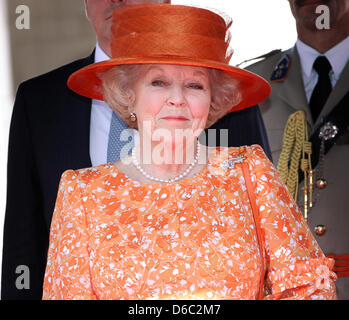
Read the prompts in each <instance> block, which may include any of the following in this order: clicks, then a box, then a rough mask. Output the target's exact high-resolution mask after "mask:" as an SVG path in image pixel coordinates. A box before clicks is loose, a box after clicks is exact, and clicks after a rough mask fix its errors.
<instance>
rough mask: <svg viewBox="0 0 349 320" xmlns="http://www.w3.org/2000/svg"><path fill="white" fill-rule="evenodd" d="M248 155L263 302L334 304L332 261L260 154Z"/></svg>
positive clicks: (255, 150)
mask: <svg viewBox="0 0 349 320" xmlns="http://www.w3.org/2000/svg"><path fill="white" fill-rule="evenodd" d="M248 149H249V152H248V153H249V156H248V157H247V159H248V164H249V169H250V172H251V179H252V183H253V185H254V187H255V192H256V201H257V206H258V208H259V211H260V212H259V215H260V222H261V231H262V237H263V240H264V246H265V254H266V281H265V282H266V285H267V287H268V290H267V291H269V294H267V295H266V296H265V299H311V300H318V299H319V300H322V299H336V291H335V285H334V282H335V280H336V279H337V276H336V274H335V273H334V272H333V271H332V268H333V266H334V261H333V260H332V259H328V258H326V257H325V256H324V254H323V252H322V251H321V249H320V247H319V245H318V244H317V242H316V241H315V239H314V237H313V235H312V233H311V232H310V230H309V228H308V225H307V223H306V222H305V220H304V219H303V216H302V213H301V211H300V210H299V208H298V206H297V205H296V203H295V202H294V200H293V198H292V196H291V195H290V193H289V192H288V191H287V188H286V186H285V184H284V183H283V181H282V180H281V178H280V176H279V174H278V172H277V170H276V169H275V167H274V166H273V165H272V163H271V162H270V161H269V160H268V159H267V157H266V156H265V154H264V152H263V150H262V148H261V147H259V146H252V147H250V148H248Z"/></svg>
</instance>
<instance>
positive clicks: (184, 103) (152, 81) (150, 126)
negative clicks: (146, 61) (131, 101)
mask: <svg viewBox="0 0 349 320" xmlns="http://www.w3.org/2000/svg"><path fill="white" fill-rule="evenodd" d="M134 92H135V105H134V109H133V112H134V113H136V115H137V121H138V129H139V132H140V134H141V135H142V134H143V136H144V134H147V135H152V134H154V132H156V130H158V129H162V132H166V131H167V132H168V133H169V134H171V135H173V133H174V132H176V131H175V130H179V129H186V130H187V129H189V130H190V129H191V130H192V132H193V134H194V135H195V136H198V135H199V132H200V131H202V130H203V129H204V128H205V125H206V120H207V116H208V112H209V109H210V104H211V88H210V76H209V69H207V68H201V67H191V66H177V65H145V66H142V67H141V69H140V74H139V78H138V80H137V82H136V84H135V88H134ZM172 138H173V136H172Z"/></svg>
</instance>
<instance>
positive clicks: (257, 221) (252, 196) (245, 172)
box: [241, 161, 265, 300]
mask: <svg viewBox="0 0 349 320" xmlns="http://www.w3.org/2000/svg"><path fill="white" fill-rule="evenodd" d="M241 168H242V172H243V175H244V179H245V184H246V189H247V194H248V198H249V200H250V203H251V208H252V213H253V220H254V225H255V228H256V232H257V240H258V246H259V254H260V265H261V272H260V280H259V291H258V298H257V299H258V300H261V299H263V296H264V274H265V268H264V261H265V259H264V245H263V237H262V231H261V227H260V216H259V209H258V206H257V202H256V196H255V193H254V191H255V190H254V188H253V184H252V181H251V176H250V170H249V167H248V163H247V162H246V161H243V162H241Z"/></svg>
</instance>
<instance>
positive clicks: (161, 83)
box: [151, 80, 166, 87]
mask: <svg viewBox="0 0 349 320" xmlns="http://www.w3.org/2000/svg"><path fill="white" fill-rule="evenodd" d="M151 85H152V86H153V87H163V86H165V85H166V83H165V81H162V80H153V81H152V82H151Z"/></svg>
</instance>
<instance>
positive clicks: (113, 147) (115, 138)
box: [107, 111, 129, 163]
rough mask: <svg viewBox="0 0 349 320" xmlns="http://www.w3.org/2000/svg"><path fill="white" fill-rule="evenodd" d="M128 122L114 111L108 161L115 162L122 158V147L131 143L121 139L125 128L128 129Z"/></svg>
mask: <svg viewBox="0 0 349 320" xmlns="http://www.w3.org/2000/svg"><path fill="white" fill-rule="evenodd" d="M127 128H128V126H127V125H126V123H125V122H124V121H123V120H121V119H120V118H119V116H118V115H117V114H116V113H115V111H113V114H112V118H111V122H110V129H109V141H108V151H107V162H108V163H110V162H111V163H113V162H115V161H117V160H119V159H120V151H121V149H122V147H123V146H124V145H125V144H126V143H129V142H128V141H121V139H120V136H121V133H122V131H123V130H124V129H127Z"/></svg>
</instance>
